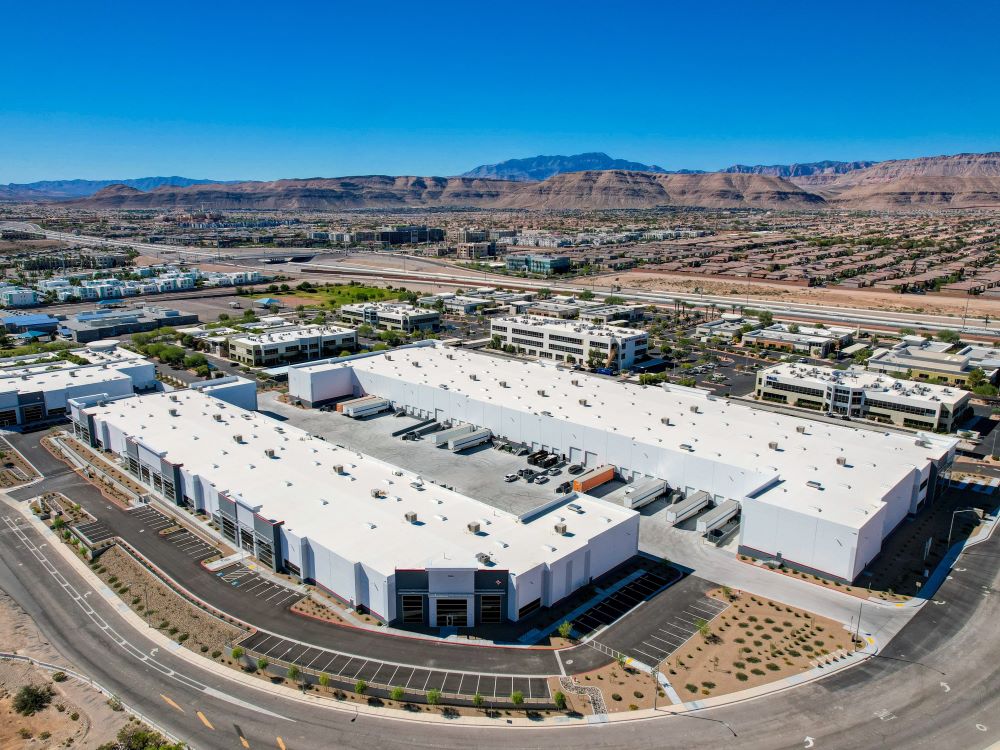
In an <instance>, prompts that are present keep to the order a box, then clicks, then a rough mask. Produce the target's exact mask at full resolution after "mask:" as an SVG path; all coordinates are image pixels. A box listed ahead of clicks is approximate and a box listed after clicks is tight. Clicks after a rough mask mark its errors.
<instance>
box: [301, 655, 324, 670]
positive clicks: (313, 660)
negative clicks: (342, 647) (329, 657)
mask: <svg viewBox="0 0 1000 750" xmlns="http://www.w3.org/2000/svg"><path fill="white" fill-rule="evenodd" d="M326 654H327V652H326V651H320V652H319V653H318V654H316V656H314V657H313V658H312V661H310V662H309V663H308V664H306V669H312V665H313V664H315V663H316V660H317V659H319V658H320V657H321V656H326Z"/></svg>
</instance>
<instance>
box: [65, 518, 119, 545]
mask: <svg viewBox="0 0 1000 750" xmlns="http://www.w3.org/2000/svg"><path fill="white" fill-rule="evenodd" d="M73 530H74V531H75V532H76V533H77V534H78V535H79V536H81V537H82V538H83V539H84V540H85V541H87V542H89V543H90V545H91V546H93V545H95V544H98V543H100V542H103V541H105V540H107V539H110V538H111V537H113V536H115V532H113V531H112V530H111V529H109V528H108V527H107V526H105V525H104V524H103V523H101V522H100V521H91V522H90V523H81V524H77V525H76V526H74V527H73Z"/></svg>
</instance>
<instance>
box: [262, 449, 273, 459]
mask: <svg viewBox="0 0 1000 750" xmlns="http://www.w3.org/2000/svg"><path fill="white" fill-rule="evenodd" d="M264 455H265V456H267V457H268V458H274V448H266V449H265V450H264Z"/></svg>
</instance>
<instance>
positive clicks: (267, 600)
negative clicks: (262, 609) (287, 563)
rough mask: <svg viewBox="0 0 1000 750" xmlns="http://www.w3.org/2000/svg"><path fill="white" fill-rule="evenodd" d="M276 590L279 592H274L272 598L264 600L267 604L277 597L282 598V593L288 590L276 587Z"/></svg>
mask: <svg viewBox="0 0 1000 750" xmlns="http://www.w3.org/2000/svg"><path fill="white" fill-rule="evenodd" d="M275 588H277V589H278V590H277V591H275V592H274V593H273V594H271V596H269V597H267V599H265V600H264V601H265V602H269V601H271V600H272V599H273V598H274V597H276V596H280V595H281V592H283V591H286V590H287V589H284V588H282V587H281V586H276V587H275Z"/></svg>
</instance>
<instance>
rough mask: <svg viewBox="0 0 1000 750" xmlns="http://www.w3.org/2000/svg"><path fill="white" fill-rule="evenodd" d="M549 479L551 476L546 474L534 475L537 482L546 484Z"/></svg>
mask: <svg viewBox="0 0 1000 750" xmlns="http://www.w3.org/2000/svg"><path fill="white" fill-rule="evenodd" d="M547 481H549V478H548V477H547V476H545V475H544V474H539V475H538V476H536V477H534V482H535V484H545V483H546V482H547Z"/></svg>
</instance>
